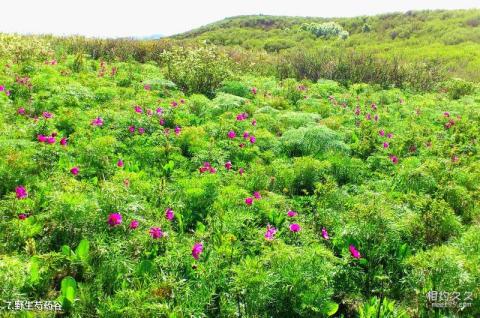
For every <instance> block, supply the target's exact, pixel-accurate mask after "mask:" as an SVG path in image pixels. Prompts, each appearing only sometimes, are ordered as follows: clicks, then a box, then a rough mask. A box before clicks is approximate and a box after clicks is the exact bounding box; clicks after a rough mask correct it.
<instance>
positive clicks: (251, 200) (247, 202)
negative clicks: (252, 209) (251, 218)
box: [245, 197, 253, 206]
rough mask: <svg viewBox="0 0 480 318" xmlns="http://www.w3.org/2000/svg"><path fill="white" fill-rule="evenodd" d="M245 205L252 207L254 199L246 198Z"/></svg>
mask: <svg viewBox="0 0 480 318" xmlns="http://www.w3.org/2000/svg"><path fill="white" fill-rule="evenodd" d="M245 204H246V205H248V206H251V205H252V204H253V198H250V197H248V198H246V199H245Z"/></svg>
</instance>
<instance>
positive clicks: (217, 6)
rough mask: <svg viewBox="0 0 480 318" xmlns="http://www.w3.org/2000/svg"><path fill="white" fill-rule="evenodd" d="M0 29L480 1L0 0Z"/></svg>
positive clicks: (59, 29) (170, 24)
mask: <svg viewBox="0 0 480 318" xmlns="http://www.w3.org/2000/svg"><path fill="white" fill-rule="evenodd" d="M0 5H1V9H0V32H18V33H52V34H57V35H67V34H82V35H86V36H96V37H119V36H146V35H151V34H163V35H172V34H176V33H180V32H185V31H188V30H191V29H193V28H196V27H199V26H202V25H204V24H207V23H211V22H214V21H217V20H221V19H223V18H225V17H230V16H235V15H245V14H270V15H290V16H317V17H351V16H358V15H373V14H378V13H386V12H397V11H408V10H421V9H464V8H480V0H394V1H392V0H333V1H332V0H328V1H324V0H289V1H286V0H233V1H231V0H168V1H163V0H156V1H155V0H130V1H125V0H77V1H72V0H11V1H7V0H0Z"/></svg>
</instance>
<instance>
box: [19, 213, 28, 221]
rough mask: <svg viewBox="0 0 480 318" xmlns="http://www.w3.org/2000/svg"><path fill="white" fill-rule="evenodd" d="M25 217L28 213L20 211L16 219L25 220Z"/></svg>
mask: <svg viewBox="0 0 480 318" xmlns="http://www.w3.org/2000/svg"><path fill="white" fill-rule="evenodd" d="M27 217H28V215H26V214H25V213H20V214H19V215H18V219H19V220H22V221H23V220H25V219H26V218H27Z"/></svg>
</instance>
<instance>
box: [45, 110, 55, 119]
mask: <svg viewBox="0 0 480 318" xmlns="http://www.w3.org/2000/svg"><path fill="white" fill-rule="evenodd" d="M42 116H43V118H45V119H48V118H52V116H53V115H52V113H49V112H43V113H42Z"/></svg>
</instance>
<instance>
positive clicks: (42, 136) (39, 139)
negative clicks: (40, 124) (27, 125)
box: [37, 135, 47, 142]
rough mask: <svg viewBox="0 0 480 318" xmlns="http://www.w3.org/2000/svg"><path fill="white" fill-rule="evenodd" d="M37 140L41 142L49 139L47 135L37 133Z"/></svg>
mask: <svg viewBox="0 0 480 318" xmlns="http://www.w3.org/2000/svg"><path fill="white" fill-rule="evenodd" d="M37 140H38V141H39V142H46V141H47V137H46V136H44V135H37Z"/></svg>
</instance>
